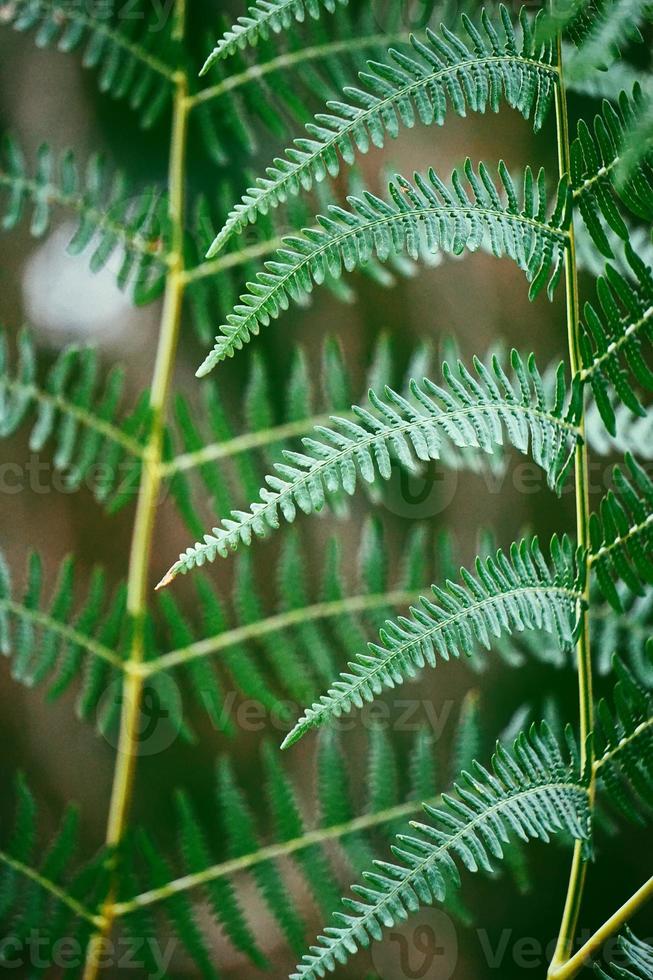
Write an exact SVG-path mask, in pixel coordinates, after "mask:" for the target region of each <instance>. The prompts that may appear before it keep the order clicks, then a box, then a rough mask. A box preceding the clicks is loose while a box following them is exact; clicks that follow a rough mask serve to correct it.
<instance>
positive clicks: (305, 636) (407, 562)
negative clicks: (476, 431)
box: [144, 522, 449, 730]
mask: <svg viewBox="0 0 653 980" xmlns="http://www.w3.org/2000/svg"><path fill="white" fill-rule="evenodd" d="M357 551H358V565H359V568H360V570H359V573H358V575H357V576H352V575H351V574H347V569H346V567H345V566H344V563H343V556H342V554H341V552H340V549H339V548H338V547H337V545H336V543H335V542H333V543H332V544H331V545H330V546H329V547H328V548H327V550H326V554H325V557H324V561H323V568H322V569H321V572H320V577H321V582H320V583H319V585H318V587H317V588H313V587H309V586H308V585H307V583H306V576H305V575H304V574H303V569H304V567H305V549H302V548H301V547H300V543H299V540H298V538H297V537H296V536H295V535H294V534H289V535H287V536H286V538H285V539H284V545H283V548H282V551H281V554H280V557H279V561H278V563H277V565H276V567H275V568H274V570H273V574H274V577H275V578H276V579H277V581H278V582H279V586H278V589H277V596H276V601H275V602H274V604H273V605H272V607H271V606H270V601H269V592H270V588H269V585H268V587H267V588H266V589H265V590H264V589H263V588H262V587H261V586H260V585H259V583H258V582H257V580H256V578H255V576H254V574H253V567H252V563H251V561H250V560H249V556H248V555H241V556H238V558H237V559H236V570H235V576H234V578H235V587H234V596H233V606H234V614H233V615H232V616H231V617H229V616H228V611H227V609H226V608H225V603H224V601H223V597H222V596H221V595H218V592H217V590H216V589H215V587H214V586H213V585H212V584H211V583H209V582H208V580H206V579H204V578H203V577H201V576H198V578H197V581H196V585H197V598H196V600H195V605H197V606H198V607H199V610H200V613H201V625H199V626H196V625H195V624H194V623H193V622H192V620H190V618H189V617H188V616H187V615H185V614H184V613H183V612H182V610H181V609H180V608H179V606H178V605H177V604H176V603H175V602H173V601H172V598H171V597H170V596H168V595H167V593H164V594H162V596H161V600H162V601H161V612H162V614H163V619H164V622H165V624H166V626H167V633H168V636H169V638H170V639H171V640H172V642H173V644H175V646H174V648H173V649H172V650H170V651H169V652H168V653H162V654H161V655H159V656H155V657H154V658H153V659H150V660H148V661H147V663H146V664H145V666H144V669H145V670H146V672H147V674H148V675H149V676H153V677H156V676H160V675H162V674H164V673H168V672H173V671H174V672H176V673H175V677H178V678H179V679H180V680H181V679H182V678H184V677H185V678H187V679H188V681H189V682H190V686H191V687H192V688H193V693H194V700H195V701H196V703H197V705H198V706H199V707H201V708H202V709H203V710H208V711H209V713H210V715H211V718H212V720H213V722H214V724H215V725H216V727H218V728H226V729H227V730H229V722H230V717H229V714H228V713H227V717H226V718H224V703H225V699H224V696H222V695H221V690H222V688H223V687H226V688H227V689H228V690H234V689H236V690H238V691H241V692H242V693H243V694H244V696H245V697H247V698H250V699H252V700H253V701H254V702H256V703H257V704H259V705H261V707H262V708H263V709H265V710H266V711H267V712H269V713H270V714H271V715H272V716H273V717H277V716H280V717H282V718H283V721H284V723H285V722H286V721H290V718H286V717H285V716H284V713H283V711H281V709H280V704H279V702H280V701H281V700H282V699H285V700H286V701H287V699H289V698H290V699H291V700H292V701H293V702H295V703H299V704H305V703H306V700H310V699H312V698H314V697H316V696H317V694H318V692H319V690H320V689H321V688H322V687H323V686H324V684H327V683H328V682H329V681H330V679H331V678H332V677H333V675H334V673H335V671H336V669H337V666H336V665H337V662H338V658H339V656H341V655H342V654H344V656H353V654H354V653H355V652H356V650H357V649H359V648H360V644H361V643H362V642H364V637H365V635H366V634H367V633H368V632H369V630H370V629H378V628H379V626H380V625H381V623H382V622H383V620H384V619H385V618H386V617H387V616H388V615H391V614H392V611H393V610H394V609H397V608H401V606H402V605H405V604H406V603H407V602H409V601H410V600H411V598H412V597H413V596H414V595H415V591H416V590H417V589H419V588H420V587H421V586H422V585H423V584H424V582H425V581H428V580H429V578H432V576H433V574H434V573H436V574H438V575H446V574H448V571H449V565H448V561H447V557H448V549H447V547H446V542H440V543H439V546H438V547H437V548H436V549H428V548H427V541H426V536H425V534H424V529H423V528H422V527H419V526H418V527H417V528H416V529H415V530H414V531H413V533H412V534H411V535H409V536H408V538H407V541H406V543H405V545H404V547H403V549H402V557H403V560H402V561H401V562H400V563H399V572H398V574H396V575H394V576H393V577H392V578H390V576H388V578H387V579H386V578H385V577H380V576H379V574H378V569H379V568H382V567H383V565H384V544H383V540H382V537H381V535H380V534H379V531H378V527H377V525H376V524H375V523H372V522H366V523H365V524H364V525H363V530H362V534H361V539H360V544H359V546H358V549H357ZM434 559H435V560H434ZM370 566H371V567H373V568H374V570H375V574H374V575H372V574H368V573H367V569H369V568H370ZM230 619H231V621H232V623H233V626H232V627H231V628H230ZM196 635H199V639H195V636H196ZM340 651H342V654H341V653H340ZM216 657H219V659H218V661H217V663H216V664H215V666H214V665H211V664H209V658H216ZM216 668H220V670H219V674H218V675H217V676H216ZM271 674H272V675H273V676H272V677H271V676H270V675H271ZM223 676H224V678H225V679H224V683H223V681H222V677H223Z"/></svg>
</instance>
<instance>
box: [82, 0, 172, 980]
mask: <svg viewBox="0 0 653 980" xmlns="http://www.w3.org/2000/svg"><path fill="white" fill-rule="evenodd" d="M178 2H179V8H178V11H177V15H176V16H177V27H176V31H177V34H176V36H178V37H180V36H181V35H180V33H179V32H180V31H181V29H182V26H181V18H182V17H183V6H182V4H181V2H180V0H178ZM174 83H175V94H174V101H173V111H172V133H171V141H170V164H169V170H168V218H169V221H170V228H171V252H170V256H169V260H168V272H167V277H166V289H165V296H164V300H163V310H162V314H161V329H160V332H159V340H158V345H157V351H156V359H155V364H154V373H153V377H152V386H151V391H150V409H151V412H152V427H151V430H150V435H149V439H148V443H147V445H146V447H145V452H144V456H143V469H142V475H141V482H140V487H139V493H138V503H137V507H136V517H135V520H134V528H133V533H132V541H131V549H130V557H129V571H128V576H127V613H128V616H129V622H130V626H131V635H130V647H129V658H128V660H127V661H126V663H125V675H124V681H123V689H122V709H121V717H120V734H119V740H118V748H117V756H116V767H115V770H114V776H113V785H112V789H111V801H110V805H109V815H108V820H107V830H106V844H107V845H108V847H109V848H116V847H118V845H119V844H120V842H121V841H122V839H123V837H124V833H125V828H126V825H127V818H128V813H129V807H130V803H131V798H132V789H133V783H134V775H135V771H136V763H137V759H138V742H139V724H140V716H141V700H142V694H143V683H144V680H145V675H144V674H143V673H142V671H141V670H140V669H139V668H140V666H141V665H142V662H143V657H144V623H145V616H146V612H147V593H148V589H149V570H150V560H151V554H152V541H153V532H154V523H155V517H156V510H157V506H158V503H159V493H160V490H161V483H162V480H163V477H164V471H163V468H162V457H163V430H164V422H165V411H166V405H167V401H168V395H169V393H170V382H171V379H172V373H173V369H174V364H175V357H176V353H177V341H178V337H179V328H180V322H181V309H182V302H183V295H184V285H185V280H184V256H183V237H184V205H185V194H184V181H185V162H186V135H187V123H188V111H189V101H188V81H187V77H186V74H185V73H184V72H182V71H177V72H176V73H175V75H174ZM115 901H116V883H115V881H114V883H113V885H112V887H111V889H110V892H109V897H108V899H107V901H106V903H105V905H104V908H103V911H102V919H103V926H102V929H100V930H98V931H97V933H95V935H94V936H93V937H92V938H91V940H90V942H89V945H88V949H87V955H86V964H85V968H84V975H83V976H84V980H95V978H96V977H97V974H98V972H99V965H100V960H101V955H102V950H103V946H104V943H105V940H106V938H107V936H108V935H109V933H110V931H111V928H112V925H113V922H114V919H115Z"/></svg>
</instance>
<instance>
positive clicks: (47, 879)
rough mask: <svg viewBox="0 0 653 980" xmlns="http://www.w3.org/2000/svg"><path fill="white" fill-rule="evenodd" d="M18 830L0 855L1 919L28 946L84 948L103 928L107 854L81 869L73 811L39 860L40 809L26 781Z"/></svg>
mask: <svg viewBox="0 0 653 980" xmlns="http://www.w3.org/2000/svg"><path fill="white" fill-rule="evenodd" d="M16 797H17V803H16V814H15V821H14V829H13V832H12V834H11V836H10V838H9V840H8V841H7V842H6V844H5V846H4V848H3V849H2V850H0V919H2V921H3V923H4V924H5V925H6V926H7V928H9V919H8V916H9V913H10V912H11V913H12V917H11V920H10V928H11V933H10V934H11V935H12V937H15V938H16V940H17V941H18V942H19V943H20V944H22V943H25V945H26V947H27V946H28V944H29V942H30V938H31V937H33V935H34V932H35V931H36V930H38V934H39V937H42V938H43V939H45V940H46V941H50V942H55V941H56V940H58V939H60V937H61V936H62V935H65V936H69V937H70V938H71V940H72V941H74V942H75V943H79V945H80V948H82V949H84V948H85V946H86V943H87V941H88V938H89V936H90V934H91V932H92V931H93V930H95V929H97V928H98V927H99V926H101V924H102V916H101V913H100V911H99V910H100V908H101V905H102V902H103V901H104V899H105V898H106V896H107V892H108V876H107V874H106V858H107V855H106V854H100V855H99V856H98V857H97V858H96V859H95V860H94V861H92V862H91V863H90V864H88V865H86V866H84V867H82V868H81V869H79V868H75V867H74V865H75V863H76V854H75V852H76V850H77V844H78V837H79V833H78V824H79V820H78V816H77V812H76V811H75V810H74V809H73V808H69V809H68V810H67V811H66V812H65V814H64V816H63V819H62V821H61V825H60V827H59V829H58V830H57V832H56V833H55V835H54V836H53V838H52V840H51V842H50V844H49V846H48V847H46V848H44V849H43V850H42V852H41V853H40V855H39V856H38V857H37V855H36V850H37V807H36V802H35V800H34V797H33V795H32V793H31V792H30V790H29V788H28V787H27V785H26V783H25V780H24V779H23V777H22V776H19V777H18V778H17V780H16Z"/></svg>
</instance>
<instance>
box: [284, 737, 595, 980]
mask: <svg viewBox="0 0 653 980" xmlns="http://www.w3.org/2000/svg"><path fill="white" fill-rule="evenodd" d="M454 794H455V795H452V796H448V795H447V796H444V797H443V805H442V807H441V808H439V809H436V808H434V807H433V806H430V805H428V804H425V805H424V812H425V814H426V818H427V819H428V821H429V822H428V823H425V822H418V821H412V822H411V828H412V833H411V834H410V835H406V834H402V835H399V836H398V837H397V844H396V845H395V846H394V847H393V854H394V856H395V858H396V859H397V863H394V862H392V863H389V862H387V861H375V862H374V871H371V872H367V873H366V874H365V875H364V878H365V884H363V885H356V886H355V887H354V888H353V891H354V892H355V896H356V897H355V898H347V899H345V900H344V904H345V906H346V909H347V911H343V912H337V913H336V915H335V919H336V923H335V924H334V925H331V926H328V927H327V928H326V929H325V931H324V935H322V936H320V937H319V939H318V945H316V946H313V947H311V952H310V953H308V954H306V955H305V956H304V957H303V959H302V962H301V964H300V965H299V966H298V967H297V970H296V972H295V973H293V974H292V980H314V978H318V977H323V976H324V974H325V972H326V971H327V970H333V969H335V967H336V965H337V964H338V963H343V962H345V961H346V960H347V959H348V958H349V957H350V956H351V955H352V954H353V953H354V952H355V951H356V950H357V949H360V948H362V947H366V946H368V945H369V944H370V941H372V940H375V939H379V938H380V936H381V930H382V927H386V928H387V927H390V926H392V925H394V924H395V923H398V922H400V921H401V920H403V919H405V918H406V916H407V915H408V914H410V913H411V912H414V911H416V909H417V908H419V906H420V905H424V904H426V905H431V904H433V902H441V901H442V900H443V899H444V898H445V896H446V894H447V892H448V891H449V890H450V889H451V888H452V887H453V888H455V887H457V886H458V885H459V883H460V873H459V867H460V866H462V867H464V868H466V869H467V870H468V871H472V872H475V871H478V870H479V869H483V870H486V871H490V870H491V868H492V862H493V861H495V860H501V858H502V857H503V849H504V846H505V844H507V843H508V842H509V841H510V840H511V838H518V839H520V840H522V841H528V840H543V841H548V840H549V839H550V837H551V836H552V835H554V834H557V833H559V832H560V831H566V832H567V833H569V834H571V835H572V836H573V837H575V838H577V839H579V840H587V839H588V838H589V822H590V814H589V807H588V797H587V788H586V785H585V783H584V780H583V777H582V776H581V775H580V774H579V773H578V772H577V771H576V769H575V765H574V761H573V757H572V759H571V760H570V759H569V758H568V757H567V756H565V755H564V754H563V752H562V751H561V749H560V748H559V746H558V745H557V743H556V741H555V739H554V737H553V735H552V734H551V732H550V731H549V730H548V728H547V727H546V726H542V728H541V729H540V730H537V729H536V728H533V729H532V730H531V732H530V734H529V736H526V735H521V736H520V737H519V738H518V739H517V740H516V742H515V744H514V747H513V749H512V751H508V750H506V749H505V748H503V747H502V746H498V747H497V751H496V753H495V755H494V756H493V758H492V763H491V769H489V770H488V769H486V768H484V767H483V766H481V765H480V764H479V763H475V764H474V766H473V767H472V769H471V771H470V772H463V773H462V774H461V777H460V779H459V782H458V783H456V785H455V787H454Z"/></svg>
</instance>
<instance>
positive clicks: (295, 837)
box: [119, 729, 438, 977]
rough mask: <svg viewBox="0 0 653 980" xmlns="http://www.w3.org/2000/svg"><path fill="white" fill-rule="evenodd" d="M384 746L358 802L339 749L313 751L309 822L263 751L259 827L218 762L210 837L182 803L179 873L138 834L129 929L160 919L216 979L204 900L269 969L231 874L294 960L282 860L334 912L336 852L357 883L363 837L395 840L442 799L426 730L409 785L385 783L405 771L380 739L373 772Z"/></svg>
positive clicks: (411, 754) (296, 789) (294, 918)
mask: <svg viewBox="0 0 653 980" xmlns="http://www.w3.org/2000/svg"><path fill="white" fill-rule="evenodd" d="M378 737H379V732H378V731H377V730H373V731H372V732H371V733H370V742H369V747H368V750H367V759H366V777H365V779H364V786H363V790H362V793H361V791H360V789H359V785H358V780H357V781H356V783H354V781H353V780H352V774H351V773H350V772H349V771H348V766H347V764H346V757H345V756H344V754H343V751H342V746H341V744H340V742H339V740H336V739H335V738H333V736H332V734H331V733H325V737H324V738H322V739H321V742H320V746H319V750H318V753H317V764H316V772H315V777H314V798H315V800H316V806H315V812H314V813H310V814H307V813H306V812H305V811H306V806H305V804H304V802H303V795H304V793H303V791H302V788H300V786H299V785H296V784H295V782H294V781H293V780H291V779H290V777H289V775H288V774H287V772H286V771H285V769H284V767H283V766H282V765H281V763H280V760H279V755H278V750H276V749H273V748H272V746H271V745H269V744H267V743H263V746H262V793H261V794H257V797H256V811H257V817H256V818H255V816H254V808H253V801H252V802H250V800H249V799H248V796H247V795H246V794H245V792H244V790H243V789H241V787H240V785H239V779H238V776H237V774H236V772H235V771H234V767H233V764H232V762H231V761H230V760H229V759H228V758H226V757H225V758H222V759H221V760H220V762H219V764H218V766H217V772H216V794H217V796H216V798H217V802H218V814H219V816H218V821H217V827H216V825H215V821H212V822H211V825H210V826H209V827H208V828H205V826H204V825H203V822H202V821H201V820H200V819H199V817H198V815H197V813H196V810H195V807H194V805H193V803H192V801H191V799H190V797H189V795H188V794H186V793H181V792H180V793H178V794H177V795H176V803H177V813H178V828H179V832H178V841H179V857H178V860H176V861H175V862H174V865H172V864H171V863H170V862H168V861H167V860H166V859H164V858H163V857H162V856H161V855H160V853H159V852H158V848H157V847H156V846H155V845H154V844H153V843H152V841H151V840H150V839H149V837H147V836H139V837H137V838H136V840H135V841H134V844H135V845H136V846H135V849H134V852H133V856H132V859H131V860H133V867H134V868H136V869H138V870H137V873H136V880H135V882H133V884H138V882H139V881H140V876H141V869H142V870H143V871H144V872H145V873H144V875H143V882H144V884H145V885H146V887H147V889H148V890H147V891H145V892H141V893H140V894H137V893H135V892H134V891H132V892H129V891H124V890H123V892H124V897H123V901H121V902H120V904H119V913H120V918H121V922H122V923H123V925H124V926H125V927H126V928H127V929H130V928H131V929H132V930H133V929H134V928H135V927H136V922H137V921H138V920H139V917H141V921H140V922H138V925H139V927H140V928H141V929H142V928H143V922H142V917H144V916H145V917H148V918H149V916H150V915H151V914H152V913H155V912H157V911H159V910H162V911H163V913H164V914H165V917H166V919H167V920H168V921H169V923H170V925H171V927H172V928H173V930H174V931H175V933H176V934H177V935H178V936H179V938H180V940H181V941H182V942H183V943H184V945H185V947H186V948H187V949H188V951H189V952H190V954H191V956H192V957H193V959H194V960H195V962H196V963H197V965H198V966H199V967H200V969H201V971H202V975H204V976H209V977H210V976H213V975H214V974H215V970H214V967H213V966H212V964H211V957H210V954H209V952H208V950H209V937H208V936H207V930H206V929H205V928H203V927H202V925H201V924H200V919H199V916H198V914H197V903H198V899H199V898H200V896H201V899H202V902H203V903H204V902H206V904H207V906H208V908H209V909H210V914H211V916H212V917H213V918H214V919H215V921H216V922H217V923H219V924H220V926H221V927H222V928H223V929H224V931H225V932H226V934H227V936H228V938H229V941H230V942H231V943H232V944H233V946H234V947H235V948H236V949H237V950H239V951H240V952H242V953H243V954H244V955H245V956H247V957H248V959H249V960H250V962H251V963H252V964H253V965H254V966H257V967H259V968H260V967H264V966H265V965H266V960H265V957H264V955H263V953H262V951H261V950H260V947H259V945H258V941H257V937H256V935H255V934H254V931H253V928H252V926H251V925H250V922H249V921H248V918H249V917H248V915H247V911H246V909H245V908H243V904H242V899H241V898H240V897H239V895H238V891H237V889H236V887H235V882H234V879H235V876H236V875H238V874H240V875H241V876H242V875H247V876H248V878H250V879H251V880H252V882H253V885H254V887H255V890H256V893H257V895H258V896H259V897H260V899H261V901H262V903H263V905H264V906H265V907H266V909H267V910H269V913H270V915H271V917H272V918H273V919H274V920H275V923H276V927H277V928H278V929H279V930H280V931H281V932H282V933H283V934H284V936H285V938H286V939H287V941H288V942H289V943H290V945H291V947H293V948H295V949H297V950H298V951H299V950H300V949H301V946H302V943H303V941H304V930H305V925H304V923H303V921H302V918H301V917H300V913H299V912H298V910H297V903H296V902H295V901H294V899H293V894H292V891H291V890H290V887H289V884H288V882H287V877H286V871H285V863H286V862H287V860H288V859H290V860H291V861H292V864H293V869H294V871H295V872H296V873H297V874H298V875H299V876H300V879H301V882H302V886H305V887H306V889H307V893H308V895H309V896H310V899H311V900H312V902H314V903H315V905H317V907H318V908H319V909H320V911H321V913H322V914H326V913H328V912H330V911H331V909H333V907H334V905H335V904H336V902H337V900H338V895H339V893H340V888H341V885H340V882H339V877H338V874H337V872H336V867H337V864H338V863H340V862H336V860H335V858H336V857H337V855H336V854H334V845H339V846H340V849H341V850H342V852H343V856H344V857H345V858H346V862H347V865H348V867H349V869H350V871H351V870H353V871H354V872H355V873H356V874H358V873H360V871H361V870H362V867H364V865H365V863H366V862H367V861H369V849H368V847H367V845H366V843H365V837H364V835H363V831H365V832H366V835H371V834H372V833H373V832H375V831H376V832H378V833H381V834H384V833H386V832H387V831H388V828H393V827H394V829H395V831H396V830H397V828H398V827H405V826H406V825H407V822H408V820H409V819H410V817H411V816H413V815H414V814H417V813H418V812H419V810H420V807H421V804H420V803H419V800H421V799H427V800H431V801H433V802H435V801H436V794H437V792H438V786H437V776H436V773H437V770H436V768H435V765H434V758H433V756H434V753H433V744H432V740H431V738H430V734H429V732H428V731H427V730H426V729H418V730H417V732H416V733H415V736H414V739H413V741H412V745H411V747H410V748H409V749H408V751H407V761H408V764H407V765H406V766H405V767H403V772H405V776H403V777H402V778H399V779H397V780H396V781H394V782H392V784H389V783H388V781H387V773H388V771H389V770H391V769H392V767H393V765H394V766H395V767H396V768H397V770H398V771H399V767H398V759H397V758H396V748H395V747H394V746H393V745H392V743H391V742H390V740H388V739H384V740H383V746H384V758H383V771H382V772H380V771H379V768H378V766H376V765H375V763H374V746H375V742H376V740H377V738H378ZM336 781H337V782H336ZM335 785H337V793H336V792H334V786H335ZM261 797H262V801H261ZM361 797H362V801H363V802H364V804H365V816H364V817H362V818H361V817H360V816H358V817H357V816H356V814H357V813H358V812H359V810H360V808H361V802H362V801H361ZM262 810H263V813H262V812H261V811H262ZM259 817H261V818H264V820H263V819H260V820H259ZM263 822H264V823H265V825H266V826H269V827H271V828H272V834H273V836H272V839H271V840H270V841H268V840H267V839H266V837H264V835H263V834H262V833H261V830H260V829H259V824H261V823H263ZM368 839H369V838H368ZM176 873H177V874H178V875H179V877H175V874H176Z"/></svg>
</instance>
